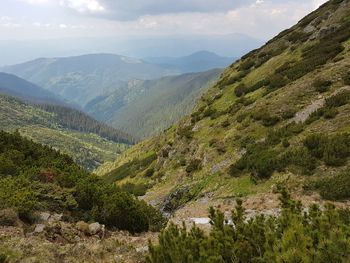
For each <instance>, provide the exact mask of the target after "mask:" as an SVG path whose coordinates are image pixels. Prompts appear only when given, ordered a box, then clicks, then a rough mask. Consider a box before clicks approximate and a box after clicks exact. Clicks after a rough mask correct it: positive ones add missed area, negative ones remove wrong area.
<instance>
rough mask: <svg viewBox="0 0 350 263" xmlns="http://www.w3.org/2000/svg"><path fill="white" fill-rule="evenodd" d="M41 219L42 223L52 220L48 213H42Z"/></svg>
mask: <svg viewBox="0 0 350 263" xmlns="http://www.w3.org/2000/svg"><path fill="white" fill-rule="evenodd" d="M39 217H40V219H41V220H42V221H47V220H49V218H50V213H48V212H43V213H40V214H39Z"/></svg>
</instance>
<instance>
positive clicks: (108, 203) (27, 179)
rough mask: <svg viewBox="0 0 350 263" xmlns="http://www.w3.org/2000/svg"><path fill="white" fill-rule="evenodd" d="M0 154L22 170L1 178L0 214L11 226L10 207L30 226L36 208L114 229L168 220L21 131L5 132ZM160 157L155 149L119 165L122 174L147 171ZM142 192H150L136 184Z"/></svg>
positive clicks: (144, 226)
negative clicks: (0, 212)
mask: <svg viewBox="0 0 350 263" xmlns="http://www.w3.org/2000/svg"><path fill="white" fill-rule="evenodd" d="M14 149H15V151H14ZM0 155H1V156H6V158H7V159H9V157H10V159H9V160H12V161H13V162H16V164H17V169H18V175H13V176H4V177H0V210H3V213H2V214H1V216H0V217H1V219H2V220H4V221H3V222H7V223H6V224H9V223H11V222H13V221H14V218H15V214H12V215H11V213H10V212H8V211H11V210H13V211H15V213H18V216H19V218H20V219H21V220H23V221H25V222H26V223H30V224H31V223H33V222H34V220H35V217H34V216H33V215H35V212H36V211H42V210H44V211H51V212H56V213H67V214H70V215H72V219H73V220H86V221H90V220H92V221H100V222H101V223H103V224H106V225H107V226H108V227H110V228H115V229H121V230H128V231H131V232H142V231H148V230H149V229H153V228H154V227H155V226H153V225H152V222H156V221H157V220H158V221H162V222H163V221H164V218H162V217H158V216H157V217H158V219H157V220H155V219H154V217H155V215H159V212H158V211H157V210H156V209H154V208H153V207H150V206H148V205H147V204H146V203H144V202H141V201H139V200H138V199H136V198H135V197H134V196H133V195H131V194H129V193H126V192H122V191H121V190H120V189H119V188H117V187H116V186H115V185H114V184H110V183H108V182H106V181H105V180H102V179H101V178H99V177H97V176H94V175H92V174H90V173H88V172H86V171H84V170H83V169H81V168H80V167H79V166H77V165H76V164H75V163H74V162H73V161H72V159H71V158H69V157H68V156H66V155H63V154H60V153H59V152H57V151H55V150H53V149H50V148H49V147H45V146H41V145H39V144H36V143H34V142H32V141H29V140H27V139H24V138H22V137H21V136H20V135H19V134H18V133H15V134H9V133H5V132H0ZM156 158H157V155H156V154H155V153H152V152H151V153H149V154H148V155H146V156H145V157H144V158H142V159H138V160H133V161H131V163H128V164H131V165H130V167H126V166H123V167H122V168H121V169H119V170H118V169H117V171H118V172H117V174H118V175H122V176H124V175H125V174H127V173H129V172H130V171H133V169H141V168H142V169H145V168H147V167H148V166H149V165H150V164H151V163H152V162H153V161H154V160H155V159H156ZM1 165H2V163H0V167H1ZM112 179H113V178H112ZM107 181H108V180H107ZM113 182H114V181H113ZM130 188H131V187H129V189H130ZM141 190H142V191H143V192H144V191H145V190H144V189H142V187H141V186H136V185H135V186H134V188H133V191H134V192H135V193H137V192H138V193H140V192H141ZM4 209H5V210H4ZM8 209H10V210H8ZM4 211H5V212H6V211H7V212H6V213H5V214H4ZM1 219H0V220H1ZM157 225H158V223H157Z"/></svg>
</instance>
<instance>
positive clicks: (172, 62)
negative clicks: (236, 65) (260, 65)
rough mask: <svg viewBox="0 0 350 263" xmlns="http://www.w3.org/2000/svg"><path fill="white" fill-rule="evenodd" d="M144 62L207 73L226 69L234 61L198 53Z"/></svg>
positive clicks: (147, 59) (148, 59) (206, 53)
mask: <svg viewBox="0 0 350 263" xmlns="http://www.w3.org/2000/svg"><path fill="white" fill-rule="evenodd" d="M144 60H145V61H147V62H150V63H153V64H158V65H160V66H163V67H165V68H169V69H174V70H179V71H181V72H182V73H188V72H201V71H207V70H210V69H214V68H226V67H227V66H229V65H230V64H232V62H233V61H234V60H235V59H234V58H228V57H221V56H218V55H217V54H215V53H213V52H208V51H199V52H196V53H193V54H191V55H189V56H184V57H150V58H145V59H144Z"/></svg>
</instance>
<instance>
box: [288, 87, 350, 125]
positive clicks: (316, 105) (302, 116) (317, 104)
mask: <svg viewBox="0 0 350 263" xmlns="http://www.w3.org/2000/svg"><path fill="white" fill-rule="evenodd" d="M345 90H349V91H350V86H344V87H342V88H340V89H338V90H336V91H335V92H333V93H332V94H331V95H329V96H327V97H322V96H321V97H319V98H318V99H317V100H315V101H313V102H312V103H311V104H310V105H308V106H306V108H304V109H303V110H301V111H299V112H297V113H296V114H295V117H294V118H293V119H291V120H290V122H296V123H300V122H305V121H306V120H307V118H308V117H309V116H310V115H311V114H312V113H314V112H315V111H317V110H318V109H320V108H322V107H323V106H324V104H325V103H326V99H327V98H329V97H332V96H334V95H336V94H338V93H340V92H342V91H345Z"/></svg>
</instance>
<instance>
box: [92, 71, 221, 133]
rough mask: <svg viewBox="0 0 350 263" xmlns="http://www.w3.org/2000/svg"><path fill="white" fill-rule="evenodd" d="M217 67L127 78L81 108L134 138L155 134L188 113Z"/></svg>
mask: <svg viewBox="0 0 350 263" xmlns="http://www.w3.org/2000/svg"><path fill="white" fill-rule="evenodd" d="M221 72H222V70H221V69H214V70H210V71H207V72H200V73H188V74H183V75H178V76H170V77H163V78H160V79H156V80H146V81H140V80H139V81H130V82H129V83H128V85H127V86H126V85H124V87H123V88H121V89H118V90H117V91H115V92H112V93H111V94H108V95H105V96H100V97H97V98H96V99H94V100H92V101H91V102H89V103H88V104H87V105H86V107H85V111H86V112H88V113H89V114H91V115H92V116H94V117H95V118H97V119H98V120H101V121H103V122H106V123H109V124H110V125H112V126H113V127H116V128H117V129H120V130H124V131H125V132H127V133H129V134H132V135H134V136H136V137H138V138H144V137H149V136H150V135H153V134H157V133H159V132H161V131H163V130H165V129H167V128H168V127H170V126H171V125H172V124H173V123H175V122H176V121H178V120H179V119H180V118H181V117H182V116H184V115H186V114H188V113H189V112H190V111H191V110H192V108H193V106H194V104H195V101H196V100H197V99H198V98H199V96H200V95H201V94H202V93H203V92H204V91H205V90H206V89H207V88H208V87H209V86H210V85H212V84H213V83H215V81H216V80H217V79H218V77H219V75H220V73H221Z"/></svg>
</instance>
